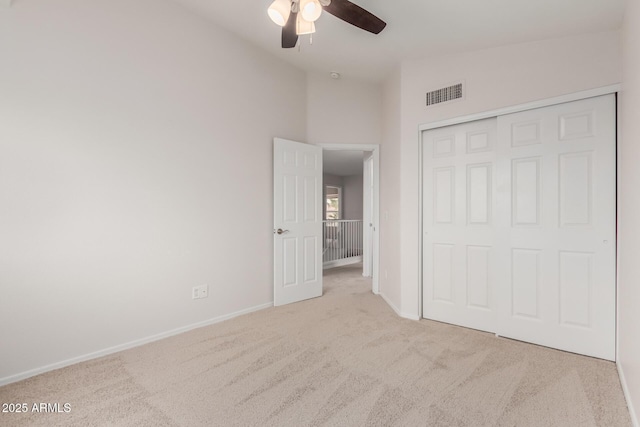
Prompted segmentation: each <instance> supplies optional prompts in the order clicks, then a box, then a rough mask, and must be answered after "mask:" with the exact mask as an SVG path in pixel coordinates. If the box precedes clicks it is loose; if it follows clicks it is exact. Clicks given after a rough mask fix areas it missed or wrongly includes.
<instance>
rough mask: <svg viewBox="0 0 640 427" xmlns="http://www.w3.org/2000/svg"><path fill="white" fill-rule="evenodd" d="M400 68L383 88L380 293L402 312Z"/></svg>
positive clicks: (397, 310)
mask: <svg viewBox="0 0 640 427" xmlns="http://www.w3.org/2000/svg"><path fill="white" fill-rule="evenodd" d="M401 89H402V87H401V70H400V67H398V68H396V69H395V70H394V71H393V72H392V73H391V75H389V77H387V79H386V80H385V82H384V85H383V90H382V99H383V103H382V104H383V120H382V124H383V126H382V149H381V152H380V176H381V179H380V199H381V203H380V285H379V286H380V295H382V296H383V297H384V298H385V300H386V301H387V302H388V303H389V304H390V305H391V306H392V307H393V308H394V310H396V312H398V313H399V312H400V305H401V291H402V287H401V270H400V250H399V249H401V241H400V148H401V145H400V141H401V132H400V130H401V115H402V103H401Z"/></svg>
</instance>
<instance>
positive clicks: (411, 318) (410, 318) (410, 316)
mask: <svg viewBox="0 0 640 427" xmlns="http://www.w3.org/2000/svg"><path fill="white" fill-rule="evenodd" d="M400 316H402V317H404V318H405V319H409V320H420V316H418V315H417V314H409V313H401V314H400Z"/></svg>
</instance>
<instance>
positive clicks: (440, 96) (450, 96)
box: [427, 83, 462, 107]
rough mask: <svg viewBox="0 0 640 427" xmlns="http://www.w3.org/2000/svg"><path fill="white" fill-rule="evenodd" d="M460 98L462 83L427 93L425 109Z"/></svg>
mask: <svg viewBox="0 0 640 427" xmlns="http://www.w3.org/2000/svg"><path fill="white" fill-rule="evenodd" d="M460 98H462V83H457V84H454V85H452V86H449V87H443V88H442V89H437V90H432V91H431V92H427V107H428V106H430V105H434V104H440V103H442V102H447V101H453V100H455V99H460Z"/></svg>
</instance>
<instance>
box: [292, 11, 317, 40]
mask: <svg viewBox="0 0 640 427" xmlns="http://www.w3.org/2000/svg"><path fill="white" fill-rule="evenodd" d="M315 32H316V24H315V23H313V22H312V21H307V20H306V19H304V18H303V17H302V14H301V13H299V14H298V19H297V21H296V34H297V35H299V36H301V35H303V34H313V33H315Z"/></svg>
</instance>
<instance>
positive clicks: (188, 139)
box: [0, 0, 307, 383]
mask: <svg viewBox="0 0 640 427" xmlns="http://www.w3.org/2000/svg"><path fill="white" fill-rule="evenodd" d="M0 28H1V29H2V31H1V33H2V37H0V57H1V58H2V66H1V67H0V94H2V95H1V96H0V118H1V119H0V120H1V124H0V149H1V155H0V217H2V221H0V235H1V236H2V238H1V239H0V293H1V294H2V297H1V298H0V336H1V337H2V341H3V343H4V345H1V346H0V383H2V382H6V381H9V380H11V379H12V378H16V377H15V376H16V375H17V374H21V373H25V372H27V373H28V372H34V371H31V370H34V369H39V368H42V367H45V366H50V367H51V366H57V365H55V364H58V363H61V362H64V361H70V360H74V358H77V357H82V356H83V355H87V354H89V353H92V352H99V351H103V350H104V349H108V348H112V347H114V346H119V345H123V344H126V343H129V342H136V341H137V340H140V339H142V338H145V337H150V336H153V335H155V334H162V333H165V332H167V331H170V330H173V329H175V328H181V327H185V326H188V325H192V324H196V323H198V322H205V321H208V320H209V319H215V318H218V317H219V316H225V315H229V314H231V313H234V312H238V311H240V310H246V309H251V308H259V307H264V306H265V305H268V304H269V303H270V302H272V301H273V289H272V277H273V267H272V264H273V262H272V260H273V258H272V252H273V250H272V228H273V206H272V205H273V202H272V197H271V194H272V179H273V178H272V169H273V168H272V157H273V155H272V138H273V137H275V136H279V137H284V138H289V139H294V140H304V138H305V137H306V135H307V129H306V118H307V116H306V108H307V100H306V88H307V80H306V74H305V73H304V72H302V71H299V70H297V69H294V68H292V67H291V66H290V65H288V64H285V63H283V62H281V61H279V60H277V59H274V58H272V57H271V56H269V55H267V54H265V53H263V52H262V51H260V50H259V49H256V48H254V47H252V46H251V45H248V44H247V43H245V42H243V41H241V40H240V39H238V38H236V37H235V36H233V35H231V34H230V33H228V32H226V31H224V30H222V29H219V28H217V27H215V26H214V25H212V24H210V23H209V22H206V21H204V20H203V19H201V18H198V17H197V16H195V15H194V14H192V13H191V12H188V11H186V10H184V9H183V8H182V7H180V6H178V5H176V4H174V3H173V2H171V1H168V0H137V1H135V2H129V1H125V0H93V1H85V0H58V1H55V2H51V1H46V0H31V1H18V2H14V3H13V6H12V7H11V8H0ZM239 195H240V196H239ZM247 260H251V268H246V262H247ZM203 284H208V286H209V298H207V299H200V300H192V299H191V291H192V287H194V286H198V285H203Z"/></svg>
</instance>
